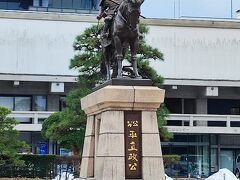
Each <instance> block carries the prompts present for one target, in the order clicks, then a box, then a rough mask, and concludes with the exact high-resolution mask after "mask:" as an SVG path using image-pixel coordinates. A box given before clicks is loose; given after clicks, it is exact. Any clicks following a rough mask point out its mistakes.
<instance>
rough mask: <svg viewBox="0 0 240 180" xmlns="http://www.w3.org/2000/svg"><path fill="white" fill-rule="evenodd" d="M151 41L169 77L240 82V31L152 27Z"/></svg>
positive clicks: (158, 66) (161, 65) (158, 65)
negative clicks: (163, 58)
mask: <svg viewBox="0 0 240 180" xmlns="http://www.w3.org/2000/svg"><path fill="white" fill-rule="evenodd" d="M147 39H148V42H150V43H151V44H152V45H153V46H154V47H157V48H159V49H160V50H161V51H162V52H163V53H164V56H165V61H164V62H161V63H160V64H159V63H158V64H156V63H153V65H154V66H155V67H156V66H157V71H158V72H159V73H160V74H162V75H163V76H164V77H165V78H173V79H208V80H214V79H216V80H223V79H224V80H240V29H224V28H221V29H220V28H204V27H172V26H151V28H150V35H149V36H147Z"/></svg>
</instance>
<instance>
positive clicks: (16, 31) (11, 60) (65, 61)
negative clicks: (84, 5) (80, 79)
mask: <svg viewBox="0 0 240 180" xmlns="http://www.w3.org/2000/svg"><path fill="white" fill-rule="evenodd" d="M89 26H91V24H90V23H82V22H64V21H46V20H45V21H44V20H24V19H2V18H0V73H14V74H48V75H76V74H77V72H74V71H72V70H69V69H68V66H69V62H70V59H71V58H72V57H73V56H74V51H73V47H72V45H73V42H74V39H75V37H76V36H77V35H78V34H80V33H81V32H83V31H84V29H85V28H86V27H89Z"/></svg>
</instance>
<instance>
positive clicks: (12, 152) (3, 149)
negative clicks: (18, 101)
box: [0, 107, 28, 166]
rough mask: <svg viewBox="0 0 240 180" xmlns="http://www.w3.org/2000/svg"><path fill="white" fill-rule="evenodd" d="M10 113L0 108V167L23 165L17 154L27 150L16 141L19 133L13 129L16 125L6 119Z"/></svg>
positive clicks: (11, 120) (25, 145)
mask: <svg viewBox="0 0 240 180" xmlns="http://www.w3.org/2000/svg"><path fill="white" fill-rule="evenodd" d="M10 113H11V111H10V110H9V109H7V108H5V107H0V134H1V138H0V166H2V165H21V164H23V161H22V160H20V156H19V154H18V152H21V151H27V150H28V145H27V144H26V143H25V142H23V141H19V140H18V139H17V137H18V135H19V132H18V131H17V130H16V129H14V127H15V126H16V125H17V124H18V123H17V121H16V120H15V119H14V118H12V117H8V115H9V114H10Z"/></svg>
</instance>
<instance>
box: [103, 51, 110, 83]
mask: <svg viewBox="0 0 240 180" xmlns="http://www.w3.org/2000/svg"><path fill="white" fill-rule="evenodd" d="M108 51H109V49H108V47H106V48H103V58H104V64H105V68H106V79H107V80H110V79H111V72H110V70H111V68H110V59H109V55H108V54H109V52H108Z"/></svg>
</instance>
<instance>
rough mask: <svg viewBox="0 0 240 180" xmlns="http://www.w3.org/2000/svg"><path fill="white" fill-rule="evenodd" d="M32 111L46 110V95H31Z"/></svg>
mask: <svg viewBox="0 0 240 180" xmlns="http://www.w3.org/2000/svg"><path fill="white" fill-rule="evenodd" d="M32 101H33V111H46V110H47V97H46V96H33V100H32Z"/></svg>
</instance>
